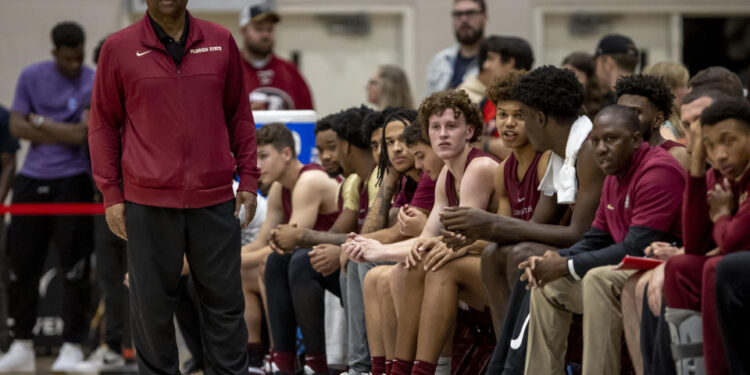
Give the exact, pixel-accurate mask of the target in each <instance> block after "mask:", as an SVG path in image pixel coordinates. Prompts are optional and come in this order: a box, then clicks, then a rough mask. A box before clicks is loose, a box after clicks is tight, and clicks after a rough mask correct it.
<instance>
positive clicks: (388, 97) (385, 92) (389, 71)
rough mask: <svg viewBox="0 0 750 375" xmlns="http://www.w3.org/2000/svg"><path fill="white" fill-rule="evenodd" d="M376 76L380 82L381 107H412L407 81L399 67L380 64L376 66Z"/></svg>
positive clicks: (412, 102)
mask: <svg viewBox="0 0 750 375" xmlns="http://www.w3.org/2000/svg"><path fill="white" fill-rule="evenodd" d="M378 77H379V78H380V84H381V95H382V96H381V100H380V101H381V102H380V107H381V108H387V107H399V108H406V109H414V101H413V100H412V97H411V89H410V88H409V81H408V80H407V79H406V73H404V71H403V70H401V68H399V67H397V66H395V65H381V66H380V67H378Z"/></svg>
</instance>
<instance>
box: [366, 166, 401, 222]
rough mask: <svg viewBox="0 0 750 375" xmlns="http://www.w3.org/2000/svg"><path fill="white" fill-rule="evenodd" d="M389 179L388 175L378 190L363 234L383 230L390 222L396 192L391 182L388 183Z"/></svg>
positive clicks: (368, 213)
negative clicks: (390, 212)
mask: <svg viewBox="0 0 750 375" xmlns="http://www.w3.org/2000/svg"><path fill="white" fill-rule="evenodd" d="M387 179H389V178H388V176H387V175H386V178H384V179H383V184H382V185H381V186H380V189H378V195H377V196H376V197H375V201H374V202H373V204H372V207H370V209H369V210H368V212H367V216H366V217H365V222H364V224H363V225H362V230H361V231H360V233H361V234H365V233H370V232H375V231H377V230H380V229H383V228H384V227H385V225H386V220H388V216H389V215H388V212H389V211H390V209H391V205H390V202H391V200H392V199H393V194H394V192H395V190H396V189H395V186H393V184H392V183H390V181H386V180H387Z"/></svg>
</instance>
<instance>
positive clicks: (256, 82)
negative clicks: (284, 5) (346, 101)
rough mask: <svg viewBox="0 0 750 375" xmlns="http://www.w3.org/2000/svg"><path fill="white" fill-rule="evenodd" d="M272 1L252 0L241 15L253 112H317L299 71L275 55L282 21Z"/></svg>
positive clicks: (246, 75)
mask: <svg viewBox="0 0 750 375" xmlns="http://www.w3.org/2000/svg"><path fill="white" fill-rule="evenodd" d="M271 4H273V2H272V1H271V0H251V1H250V4H249V5H248V6H247V7H245V8H244V9H242V12H240V21H239V23H240V31H241V32H242V37H243V47H244V48H243V49H242V57H244V62H245V63H244V64H243V71H244V77H245V86H246V87H247V91H248V92H249V93H250V105H251V107H252V110H254V111H256V110H291V109H313V101H312V96H311V95H310V89H309V88H308V87H307V83H305V79H304V78H303V77H302V75H301V74H300V72H299V71H298V70H297V67H296V66H294V64H293V63H292V62H290V61H287V60H284V59H282V58H280V57H278V56H276V54H274V52H273V47H274V44H275V43H276V35H275V34H274V32H275V28H276V24H277V23H278V22H279V21H280V20H281V18H280V17H279V15H278V14H277V13H276V12H275V10H274V9H273V7H272V5H271Z"/></svg>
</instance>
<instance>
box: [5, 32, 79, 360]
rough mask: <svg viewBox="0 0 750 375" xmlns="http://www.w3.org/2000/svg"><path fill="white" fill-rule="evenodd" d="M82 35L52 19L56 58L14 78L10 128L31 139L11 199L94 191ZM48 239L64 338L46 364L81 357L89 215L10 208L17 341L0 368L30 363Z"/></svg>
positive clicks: (65, 197)
mask: <svg viewBox="0 0 750 375" xmlns="http://www.w3.org/2000/svg"><path fill="white" fill-rule="evenodd" d="M84 41H85V38H84V32H83V29H82V28H81V27H80V26H79V25H78V24H76V23H73V22H61V23H59V24H57V25H55V27H54V28H53V29H52V42H53V43H54V49H53V50H52V55H53V56H54V59H53V60H52V61H45V62H40V63H36V64H33V65H30V66H28V67H26V68H25V69H24V70H23V72H22V73H21V76H20V77H19V79H18V85H17V87H16V94H15V98H14V100H13V106H12V108H11V115H10V132H11V134H12V135H14V136H16V137H19V138H23V139H26V140H29V141H31V147H30V149H29V152H28V154H27V155H26V160H25V162H24V165H23V168H21V171H20V172H19V175H18V177H16V180H15V183H14V185H13V203H52V202H56V203H62V202H92V200H93V198H94V192H93V188H92V186H93V184H92V183H91V178H90V177H89V161H88V158H87V157H86V152H85V148H84V147H83V144H84V143H85V142H86V131H87V129H88V125H87V123H86V122H85V120H84V118H83V110H84V105H85V104H86V103H87V102H88V98H89V97H90V94H91V86H92V84H93V81H94V71H93V70H92V69H90V68H88V67H85V66H84V65H83V48H84ZM52 239H54V241H55V248H56V250H57V251H58V256H59V259H60V270H61V274H62V275H65V277H64V278H63V285H64V290H65V295H64V297H63V321H64V331H63V341H64V343H63V345H62V348H61V349H60V354H59V355H58V357H57V359H56V360H55V362H54V363H53V364H52V370H53V371H66V370H72V369H73V367H74V366H75V365H76V364H78V363H79V362H81V361H82V360H83V352H82V350H81V345H80V344H81V342H82V341H83V340H84V339H85V338H86V334H87V332H88V319H87V318H88V317H87V316H86V306H88V296H89V291H90V283H89V256H90V255H91V252H92V250H93V240H94V239H93V220H92V218H91V217H90V216H54V217H49V216H46V217H45V216H16V217H13V221H12V222H11V224H10V227H9V229H8V255H9V261H10V272H11V278H10V280H11V282H10V285H9V290H8V292H9V293H8V295H9V306H10V316H11V317H12V318H13V319H14V321H15V326H14V327H13V333H14V336H15V341H14V342H13V344H12V345H11V347H10V350H9V351H8V353H7V354H6V355H4V356H3V357H2V358H0V371H3V372H8V371H26V372H28V371H31V372H33V371H34V370H35V362H34V346H33V341H32V340H33V333H32V330H33V328H34V326H35V324H36V317H37V311H36V307H37V301H38V295H39V293H38V291H37V290H38V285H39V277H41V272H42V265H43V264H44V260H45V258H46V254H47V249H48V248H49V245H50V240H52Z"/></svg>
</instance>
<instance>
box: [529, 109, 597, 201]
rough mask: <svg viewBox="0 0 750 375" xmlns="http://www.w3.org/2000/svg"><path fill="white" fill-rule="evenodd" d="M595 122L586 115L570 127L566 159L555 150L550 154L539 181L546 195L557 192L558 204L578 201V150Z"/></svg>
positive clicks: (540, 187) (540, 188)
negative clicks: (544, 171) (545, 169)
mask: <svg viewBox="0 0 750 375" xmlns="http://www.w3.org/2000/svg"><path fill="white" fill-rule="evenodd" d="M592 127H593V124H592V123H591V120H589V118H588V117H586V116H581V117H579V118H578V119H577V120H576V121H575V122H574V123H573V126H571V127H570V134H568V143H567V144H566V145H565V159H563V158H562V157H561V156H560V155H557V154H555V153H554V152H553V153H552V155H550V158H549V165H547V172H546V173H544V177H542V182H540V183H539V190H540V191H541V192H543V193H544V195H547V196H552V195H554V194H555V193H557V203H558V204H572V203H575V202H576V193H577V192H578V178H577V177H576V160H577V159H578V150H580V149H581V145H583V141H585V140H586V137H588V135H589V133H591V128H592Z"/></svg>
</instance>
